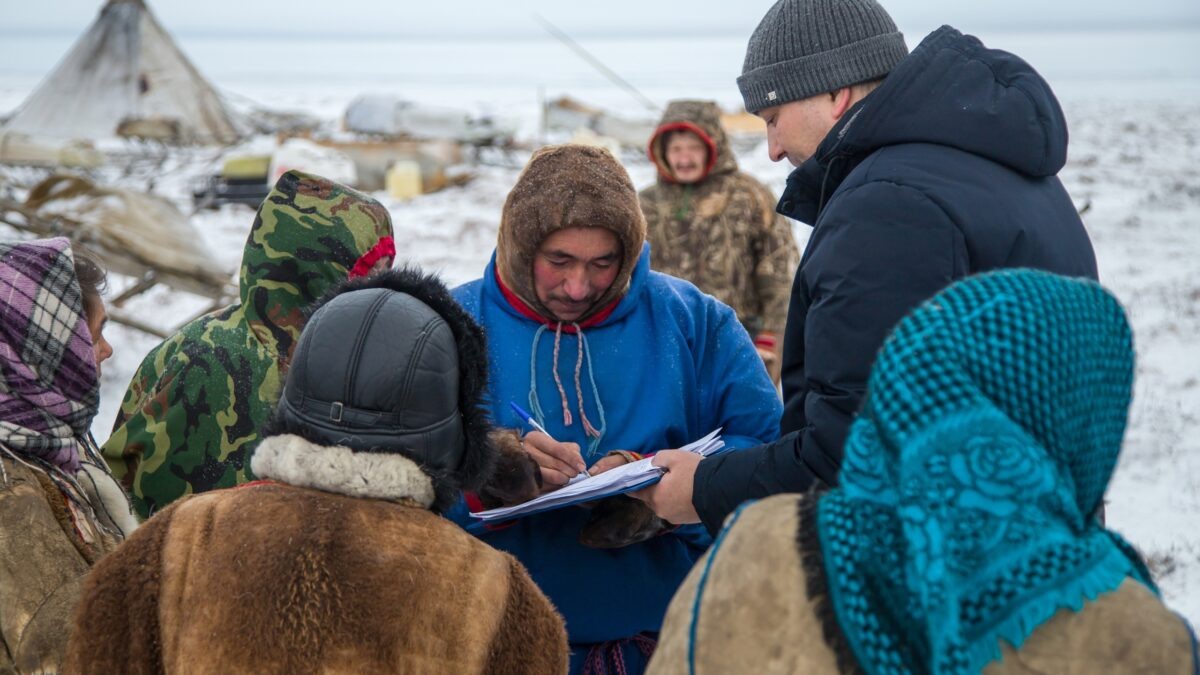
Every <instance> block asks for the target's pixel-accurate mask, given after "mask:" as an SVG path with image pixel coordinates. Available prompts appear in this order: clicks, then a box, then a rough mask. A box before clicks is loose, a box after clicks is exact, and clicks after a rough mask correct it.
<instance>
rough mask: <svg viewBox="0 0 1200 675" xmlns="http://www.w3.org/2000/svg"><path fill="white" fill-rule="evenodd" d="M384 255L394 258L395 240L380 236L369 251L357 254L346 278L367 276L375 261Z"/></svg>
mask: <svg viewBox="0 0 1200 675" xmlns="http://www.w3.org/2000/svg"><path fill="white" fill-rule="evenodd" d="M385 257H386V258H391V259H392V260H395V259H396V242H395V240H393V239H392V238H391V237H380V239H379V241H378V242H376V243H375V245H374V246H372V247H371V250H370V251H367V252H366V253H364V254H362V255H361V256H359V258H358V260H355V261H354V267H351V268H350V273H349V274H347V275H346V278H347V279H357V278H358V277H365V276H367V275H368V274H370V273H371V268H372V267H374V266H375V263H377V262H379V261H380V260H382V259H383V258H385Z"/></svg>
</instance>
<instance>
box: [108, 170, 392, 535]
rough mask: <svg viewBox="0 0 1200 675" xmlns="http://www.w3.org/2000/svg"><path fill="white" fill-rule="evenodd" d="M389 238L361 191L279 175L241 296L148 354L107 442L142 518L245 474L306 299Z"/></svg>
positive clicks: (254, 236)
mask: <svg viewBox="0 0 1200 675" xmlns="http://www.w3.org/2000/svg"><path fill="white" fill-rule="evenodd" d="M391 236H392V225H391V219H390V218H389V216H388V213H387V211H386V210H385V209H384V208H383V206H381V205H380V204H379V203H378V202H376V201H375V200H373V199H371V198H369V197H367V196H366V195H363V194H361V193H359V192H356V191H354V190H350V189H348V188H345V187H343V186H341V185H338V184H336V183H333V182H331V181H328V180H325V179H323V178H319V177H316V176H308V175H305V174H300V173H296V172H289V173H287V174H285V175H284V176H283V177H282V178H280V179H279V182H278V184H276V186H275V189H274V190H272V192H271V194H270V195H268V196H267V199H266V200H265V201H264V202H263V204H262V206H261V207H260V208H259V212H258V216H257V217H256V218H255V220H254V226H253V228H252V229H251V231H250V236H249V238H248V239H247V241H246V249H245V252H244V254H243V257H242V269H241V286H240V293H239V295H240V298H239V301H238V303H237V304H234V305H230V306H229V307H226V308H225V309H222V310H219V311H217V312H214V313H212V314H208V315H206V316H204V317H201V318H199V319H196V320H195V321H192V322H191V323H189V324H187V325H185V326H184V327H183V328H181V329H179V331H178V332H177V333H176V334H175V335H173V336H171V337H170V338H167V340H166V341H164V342H163V343H161V344H160V345H158V346H157V347H155V348H154V349H153V350H151V351H150V353H149V354H148V355H146V358H145V359H144V360H143V361H142V365H141V366H140V367H139V368H138V371H137V373H136V374H135V375H134V376H133V379H132V381H131V382H130V383H129V390H128V391H127V392H126V393H125V398H124V400H123V401H122V403H121V410H120V412H119V413H118V414H117V419H116V422H115V424H114V426H113V434H112V436H111V437H110V438H109V439H108V441H107V442H106V443H105V444H104V455H105V458H106V459H107V460H108V463H109V465H110V466H111V467H112V468H113V471H114V473H116V474H117V475H118V476H119V477H122V478H123V480H124V482H125V483H126V485H127V486H128V487H129V488H130V491H131V492H132V494H133V497H134V501H135V505H136V507H137V509H138V512H139V513H140V514H141V515H142V516H143V517H146V516H149V515H150V514H152V513H153V512H155V511H157V510H161V509H162V508H163V507H165V506H166V505H168V504H170V503H171V502H172V501H174V500H176V499H178V498H179V497H182V496H184V495H186V494H191V493H197V492H204V491H207V490H212V489H215V488H222V487H231V486H233V485H236V484H238V483H241V482H244V481H246V480H248V479H249V478H250V470H249V458H250V453H251V452H252V451H253V449H254V446H255V445H256V444H257V442H258V439H259V435H258V431H259V428H260V427H261V426H262V424H263V422H264V421H265V420H266V418H267V416H268V414H269V413H270V410H271V408H272V406H274V404H275V401H276V399H277V398H278V396H279V389H280V385H281V384H282V376H283V368H284V364H285V363H286V362H287V360H288V358H289V356H290V354H291V352H292V349H293V348H294V346H295V344H296V340H297V338H298V337H299V335H300V329H301V328H302V327H303V326H304V321H305V316H304V309H305V308H306V307H307V306H308V305H310V304H312V303H313V302H314V301H315V300H317V299H318V298H320V297H321V296H322V295H323V294H324V293H325V292H326V291H327V290H329V289H330V288H332V287H333V286H334V285H335V284H337V283H338V282H339V281H342V280H344V279H346V276H347V274H348V273H349V272H350V270H351V269H353V268H354V267H355V265H356V263H358V262H359V260H360V259H362V258H363V256H365V255H368V254H370V253H371V252H372V251H375V250H376V248H377V246H379V245H381V243H389V242H390V237H391ZM385 238H387V239H386V241H383V240H385Z"/></svg>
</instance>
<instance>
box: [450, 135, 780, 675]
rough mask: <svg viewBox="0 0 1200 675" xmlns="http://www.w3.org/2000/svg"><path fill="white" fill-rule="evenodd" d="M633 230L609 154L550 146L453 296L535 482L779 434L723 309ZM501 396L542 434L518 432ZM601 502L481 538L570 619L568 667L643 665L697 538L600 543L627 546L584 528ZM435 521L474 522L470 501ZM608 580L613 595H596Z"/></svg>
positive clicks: (496, 416)
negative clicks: (470, 321)
mask: <svg viewBox="0 0 1200 675" xmlns="http://www.w3.org/2000/svg"><path fill="white" fill-rule="evenodd" d="M644 242H645V220H644V218H643V216H642V213H641V210H640V208H639V206H638V202H637V193H636V191H635V190H634V188H633V184H632V182H631V181H630V179H629V176H628V174H626V172H625V170H624V169H623V168H622V167H621V165H620V164H619V163H618V162H617V161H616V160H615V159H614V158H613V157H612V155H610V154H609V153H607V152H606V151H603V150H599V149H596V148H590V147H583V146H558V147H551V148H546V149H543V150H541V151H539V152H537V153H535V154H534V156H533V158H532V159H531V160H530V163H529V165H528V166H527V167H526V169H525V171H524V172H523V173H522V174H521V177H520V178H519V179H518V181H517V184H516V186H515V187H514V188H513V190H512V192H510V193H509V195H508V198H507V201H506V202H505V205H504V211H503V214H502V217H501V222H500V231H499V237H498V242H497V246H496V251H495V254H494V255H493V258H492V261H491V263H490V264H489V265H488V266H487V269H486V270H485V271H484V274H483V278H482V279H479V280H477V281H473V282H470V283H468V284H466V285H464V286H461V287H459V288H458V289H456V290H455V291H454V295H455V297H456V298H457V299H458V301H459V302H460V303H462V305H463V307H464V308H465V309H466V310H467V311H468V312H469V313H470V314H472V315H473V316H474V317H475V318H476V319H477V320H479V322H480V323H481V324H482V325H483V327H484V329H485V331H486V333H487V336H488V350H489V356H490V359H491V363H492V364H493V372H492V381H491V383H490V385H489V394H490V396H489V400H490V405H491V413H492V418H493V421H494V423H495V424H496V425H497V426H499V427H505V428H510V429H514V430H519V433H520V435H521V440H523V443H522V445H523V447H524V450H525V451H526V452H528V453H529V455H530V456H531V457H533V459H534V460H535V461H536V462H537V464H538V466H539V469H540V471H541V477H542V483H543V488H544V489H554V488H557V487H560V486H562V485H563V484H565V483H566V482H567V481H569V480H570V479H571V478H573V477H574V476H576V475H578V474H579V473H580V472H582V471H584V470H588V469H590V470H591V472H592V473H597V472H600V471H602V470H605V469H608V468H611V467H612V466H614V465H617V464H620V463H623V462H625V461H626V460H628V459H631V458H634V457H636V454H638V453H640V454H644V453H652V452H656V451H658V450H661V449H665V448H677V447H680V446H682V445H685V444H686V443H689V442H690V441H694V440H696V439H698V438H700V437H702V436H704V435H705V434H707V433H708V432H709V431H711V430H713V429H716V428H718V427H721V428H722V432H721V433H722V437H723V439H724V440H725V443H726V444H727V445H729V446H731V447H733V448H742V447H749V446H752V445H756V444H758V443H760V442H763V441H767V440H770V439H772V438H773V437H774V436H775V434H776V429H777V428H778V419H779V415H780V413H781V405H780V402H779V399H778V396H777V395H776V394H775V391H774V388H773V387H772V385H771V381H770V379H769V378H768V376H767V372H766V369H765V368H764V367H763V363H762V360H761V359H760V358H759V357H758V354H757V352H756V351H755V349H754V345H753V343H752V342H751V339H750V336H749V335H748V334H747V333H746V331H745V329H744V328H743V327H742V326H741V324H740V323H739V322H738V320H737V316H736V315H735V314H734V312H733V310H731V309H730V308H729V307H726V306H725V305H722V304H720V303H719V302H717V301H716V300H714V299H713V298H712V297H710V296H707V295H704V294H703V293H701V292H700V291H699V290H698V289H696V287H695V286H693V285H692V284H690V283H688V282H686V281H682V280H680V279H676V278H674V277H669V276H666V275H663V274H659V273H657V272H652V271H650V263H649V252H648V249H647V247H646V246H645V243H644ZM514 402H515V403H517V404H518V405H519V406H520V407H522V408H524V409H526V410H528V411H529V412H530V413H531V415H532V416H533V418H534V419H535V420H536V421H538V422H539V423H540V424H541V425H542V426H544V427H545V429H546V431H547V432H549V433H548V434H545V433H541V432H538V431H532V432H530V431H529V430H530V427H529V426H528V425H526V424H525V423H524V422H523V421H522V420H521V419H520V417H519V415H518V413H517V412H515V411H514V409H513V407H512V406H510V403H514ZM526 432H529V433H526ZM514 440H515V439H514ZM614 451H620V452H615V453H614ZM616 499H618V500H624V503H625V504H627V505H629V506H630V507H633V508H638V505H637V503H636V502H634V501H633V500H632V499H629V498H626V497H621V498H616ZM470 501H471V500H469V501H468V503H469V502H470ZM602 504H606V506H597V507H595V508H593V509H586V508H582V507H568V508H564V509H559V510H556V511H550V512H546V513H542V514H538V515H533V516H528V517H525V518H522V519H519V520H517V521H514V522H511V523H507V524H501V525H499V526H496V527H495V528H492V529H487V530H482V531H480V532H479V536H480V537H481V538H482V539H483V540H484V541H486V542H488V543H489V544H491V545H493V546H495V547H497V548H499V549H501V550H505V551H508V552H510V553H512V554H513V555H515V556H516V557H517V558H518V559H520V560H521V561H523V562H524V563H525V564H526V566H527V567H528V568H529V570H530V573H531V574H532V575H533V578H534V581H535V582H537V584H538V585H539V586H540V587H541V588H542V590H543V591H545V593H546V594H547V595H548V596H549V597H550V599H551V601H552V602H553V603H554V605H555V606H556V607H557V608H558V610H559V611H560V612H561V613H562V614H563V616H564V617H565V618H566V621H567V630H568V633H569V638H570V640H571V643H572V644H571V649H572V655H571V666H572V672H581V671H582V670H583V668H584V666H585V664H586V665H588V666H589V668H592V669H595V668H597V667H599V669H600V672H610V671H611V672H617V671H621V670H623V671H624V672H628V673H639V672H641V671H642V669H643V667H644V664H645V662H646V661H647V660H648V657H649V655H650V653H651V652H652V651H653V648H654V643H655V638H656V636H657V632H658V630H659V627H660V623H661V620H662V616H663V613H664V611H665V610H666V606H667V602H668V601H669V600H670V598H671V595H672V594H673V593H674V591H675V589H676V587H677V586H678V584H679V582H680V581H681V580H682V579H683V577H684V576H685V575H686V573H687V572H688V570H689V569H690V568H691V566H692V563H693V562H694V561H695V559H696V558H697V556H698V555H699V554H700V553H701V552H702V551H703V550H704V548H705V547H707V545H708V543H709V539H708V537H707V535H706V534H705V533H704V531H703V529H702V528H698V527H695V526H692V527H681V528H678V529H674V530H671V531H663V532H652V533H651V534H654V535H656V536H651V537H650V538H648V539H645V540H643V541H639V542H637V543H631V544H629V545H626V546H621V547H619V548H609V549H607V550H598V549H597V548H593V547H589V546H586V545H584V544H583V543H581V538H582V539H583V540H584V541H587V542H589V543H592V544H597V543H600V544H603V545H608V546H611V545H613V544H614V543H623V542H616V541H613V540H612V539H611V538H610V539H605V538H603V537H597V536H595V535H596V530H597V527H598V526H602V525H603V522H604V520H606V519H610V518H620V517H622V514H621V513H614V512H613V511H612V510H610V508H609V506H607V504H608V503H607V502H603V503H602ZM478 507H479V504H478V503H474V504H471V508H472V509H475V510H478ZM447 515H449V516H450V517H452V518H454V519H456V520H458V521H459V522H460V523H463V524H464V525H471V524H472V520H471V518H470V516H469V515H468V513H467V505H466V504H462V505H460V506H459V508H458V509H455V510H452V511H451V512H450V513H449V514H447ZM592 519H595V522H590V521H591V520H592ZM471 529H473V530H475V529H480V528H478V527H477V526H476V527H474V528H471ZM611 588H618V589H621V592H620V593H611V592H604V591H603V590H601V589H611Z"/></svg>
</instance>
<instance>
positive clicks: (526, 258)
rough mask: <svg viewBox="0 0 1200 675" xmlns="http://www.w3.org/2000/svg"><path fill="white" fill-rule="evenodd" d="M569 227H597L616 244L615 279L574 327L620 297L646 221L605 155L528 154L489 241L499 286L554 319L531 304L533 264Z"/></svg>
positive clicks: (572, 148)
mask: <svg viewBox="0 0 1200 675" xmlns="http://www.w3.org/2000/svg"><path fill="white" fill-rule="evenodd" d="M568 227H602V228H605V229H607V230H609V231H610V232H612V233H613V234H615V235H616V236H617V240H618V241H620V242H621V271H620V272H618V273H617V278H616V279H615V280H614V281H613V284H612V286H610V287H609V289H608V291H606V292H605V293H604V294H603V295H601V296H600V297H599V298H598V299H597V300H596V302H595V304H593V305H592V306H591V307H590V308H589V309H588V310H587V311H586V312H584V313H583V314H582V315H581V316H580V317H579V318H578V319H576V321H577V322H579V323H582V322H584V321H586V320H587V319H588V318H590V317H591V316H592V315H594V314H596V313H597V312H599V311H601V310H602V309H604V308H605V307H607V306H608V305H609V304H611V303H612V301H613V300H616V299H617V298H620V297H622V296H624V295H625V292H626V291H627V290H628V288H629V278H630V276H632V274H633V268H634V265H635V264H636V263H637V259H638V256H640V255H641V253H642V243H643V242H645V241H646V219H645V217H644V216H643V215H642V209H641V207H640V206H638V196H637V190H636V189H634V187H633V182H632V181H631V180H630V179H629V174H628V173H627V172H626V171H625V167H623V166H621V163H620V162H618V161H617V160H616V158H615V157H613V156H612V154H610V153H609V152H608V151H607V150H604V149H602V148H593V147H590V146H585V145H553V146H549V147H545V148H542V149H541V150H538V151H537V152H535V153H533V157H532V158H531V159H530V160H529V164H527V165H526V166H525V170H524V171H523V172H521V177H520V178H518V179H517V184H516V185H514V186H513V189H512V191H511V192H509V193H508V198H507V199H506V200H505V201H504V212H503V215H502V216H501V218H500V232H499V235H498V237H497V241H496V269H497V270H498V271H499V273H500V279H501V280H502V281H503V282H504V285H505V286H507V287H508V288H509V289H510V290H512V291H513V292H514V293H516V294H517V296H518V297H520V298H521V300H522V301H524V302H525V304H527V305H529V306H530V307H531V308H533V309H534V311H536V312H537V313H538V314H540V315H541V316H543V317H545V318H547V319H555V318H556V317H555V316H554V313H553V312H551V311H550V310H549V309H547V308H546V306H545V305H543V304H542V303H541V302H540V301H539V300H538V298H537V292H536V291H535V289H534V283H533V260H534V256H536V255H537V251H538V247H539V246H541V244H542V242H543V241H545V240H546V237H549V236H550V235H551V234H553V233H555V232H557V231H559V230H562V229H566V228H568Z"/></svg>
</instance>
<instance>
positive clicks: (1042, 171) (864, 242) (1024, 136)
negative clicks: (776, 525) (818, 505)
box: [693, 26, 1096, 531]
mask: <svg viewBox="0 0 1200 675" xmlns="http://www.w3.org/2000/svg"><path fill="white" fill-rule="evenodd" d="M1066 157H1067V126H1066V121H1065V120H1064V118H1063V113H1062V109H1061V108H1060V107H1059V104H1058V101H1057V100H1056V99H1055V97H1054V94H1053V93H1052V92H1051V91H1050V87H1049V85H1048V84H1047V83H1046V81H1045V80H1043V79H1042V77H1041V76H1040V75H1038V74H1037V73H1036V72H1035V71H1034V70H1033V68H1032V67H1031V66H1030V65H1029V64H1027V63H1025V62H1024V61H1023V60H1021V59H1020V58H1018V57H1016V56H1014V55H1012V54H1009V53H1007V52H1003V51H998V50H993V49H987V48H986V47H984V46H983V45H982V44H981V43H980V42H979V40H977V39H976V38H974V37H971V36H968V35H963V34H962V33H960V32H958V31H957V30H955V29H953V28H951V27H949V26H943V27H942V28H940V29H938V30H937V31H934V32H933V33H932V34H930V35H929V36H928V37H926V38H925V40H924V41H922V42H921V44H920V45H919V46H918V47H917V48H916V49H915V50H913V52H912V53H911V54H910V55H909V56H908V57H907V58H905V59H904V60H903V61H901V62H900V63H899V64H898V65H897V66H896V68H895V69H893V70H892V72H891V73H890V74H889V75H888V76H887V78H886V79H885V80H884V81H883V83H882V84H880V85H879V87H878V88H876V89H875V90H874V91H873V92H871V93H870V94H868V95H867V97H866V98H865V99H863V100H862V101H860V102H859V103H858V104H856V106H855V107H853V108H852V109H851V110H849V111H847V113H846V114H845V115H844V116H843V118H842V120H841V121H839V123H838V124H836V125H835V126H834V128H833V129H832V130H831V131H830V132H829V134H828V135H827V136H826V137H825V139H824V140H823V141H822V143H821V145H820V146H819V148H818V149H817V151H816V153H815V154H814V155H813V157H812V158H811V159H809V160H808V161H807V162H805V163H804V164H802V165H801V166H799V167H798V168H796V170H795V171H793V172H792V174H791V175H790V176H789V177H788V182H787V187H786V189H785V190H784V193H783V196H782V198H781V199H780V202H779V206H778V210H779V212H780V213H782V214H783V215H785V216H788V217H790V218H793V219H796V220H800V221H803V222H805V223H809V224H812V226H813V232H812V236H811V237H810V239H809V242H808V246H807V248H806V249H805V251H804V256H803V258H802V259H801V261H800V268H799V270H798V271H797V273H796V278H795V280H794V282H793V285H792V298H791V304H790V307H789V309H788V322H787V329H786V332H785V335H784V352H783V392H784V401H785V410H784V416H783V421H782V425H781V432H782V434H784V435H783V436H782V437H781V438H780V439H779V440H778V441H777V442H775V443H773V444H771V445H767V446H763V447H759V448H754V449H751V450H749V451H747V452H743V453H738V454H736V455H729V456H727V457H721V458H713V459H712V460H711V461H709V460H706V461H705V462H702V463H701V464H700V467H699V468H698V469H697V472H696V478H695V482H694V485H693V487H694V491H693V505H694V506H695V507H696V510H697V511H698V512H699V513H700V516H701V519H702V520H703V521H704V523H705V525H706V526H708V527H709V529H710V530H711V531H716V529H718V528H719V527H720V525H721V521H722V520H723V519H724V517H725V516H726V515H727V514H728V513H729V512H730V511H732V510H733V509H734V508H735V507H736V506H737V505H738V504H739V503H741V502H742V501H744V500H746V499H752V498H757V497H762V496H765V495H769V494H775V493H780V492H799V491H803V490H806V489H808V488H809V487H810V486H812V485H813V484H814V483H823V484H826V485H834V484H835V483H836V481H837V475H838V470H839V468H840V466H841V461H842V445H843V443H844V442H845V439H846V435H847V432H848V430H849V427H850V422H851V419H852V417H853V416H854V414H855V412H856V411H857V410H858V407H859V403H860V402H861V401H862V399H863V396H864V394H865V391H866V382H867V374H868V373H869V372H870V370H871V364H872V363H873V362H874V359H875V353H876V351H877V350H878V349H879V347H880V345H882V344H883V340H884V338H885V337H886V336H887V334H888V333H889V332H890V331H891V329H892V327H893V326H894V325H895V324H896V323H897V321H898V320H899V319H900V318H901V317H902V316H904V315H905V314H906V313H907V312H908V311H909V310H911V309H912V308H914V307H916V306H917V305H918V304H919V303H921V302H922V301H923V300H926V299H928V298H929V297H931V296H933V295H934V294H935V293H937V292H938V291H939V290H941V289H942V288H944V287H945V286H947V285H949V284H950V283H951V282H953V281H955V280H957V279H961V278H963V277H966V276H969V275H971V274H976V273H979V272H986V271H988V270H994V269H999V268H1007V267H1032V268H1037V269H1043V270H1047V271H1051V272H1056V273H1059V274H1064V275H1068V276H1077V277H1087V278H1093V279H1094V278H1096V258H1095V254H1094V252H1093V250H1092V245H1091V241H1090V240H1089V239H1088V235H1087V232H1086V231H1085V230H1084V227H1083V223H1082V222H1081V221H1080V219H1079V215H1078V213H1077V211H1076V209H1075V206H1074V204H1072V202H1071V199H1070V197H1069V196H1068V195H1067V193H1066V190H1064V189H1063V186H1062V183H1061V182H1059V180H1058V178H1057V177H1056V174H1057V173H1058V171H1059V170H1060V169H1062V167H1063V165H1064V163H1065V162H1066Z"/></svg>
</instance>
